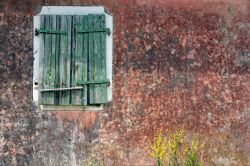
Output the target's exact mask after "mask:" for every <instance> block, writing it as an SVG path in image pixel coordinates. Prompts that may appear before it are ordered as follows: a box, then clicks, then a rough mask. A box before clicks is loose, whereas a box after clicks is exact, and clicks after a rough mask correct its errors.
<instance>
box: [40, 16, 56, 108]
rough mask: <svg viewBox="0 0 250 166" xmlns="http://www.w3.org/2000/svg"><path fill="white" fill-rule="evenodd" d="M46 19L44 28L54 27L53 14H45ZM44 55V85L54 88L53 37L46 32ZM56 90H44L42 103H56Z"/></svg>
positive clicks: (46, 87)
mask: <svg viewBox="0 0 250 166" xmlns="http://www.w3.org/2000/svg"><path fill="white" fill-rule="evenodd" d="M42 21H44V22H43V23H42V24H43V25H44V27H43V28H45V29H51V28H52V18H51V16H44V19H42ZM44 48H46V49H44V56H43V62H44V66H43V68H44V70H43V80H42V86H43V88H45V89H49V88H54V83H55V70H54V69H55V65H54V61H53V62H52V59H54V57H53V55H54V54H52V52H53V50H52V37H51V35H50V34H44ZM54 99H55V98H54V92H44V93H42V104H54Z"/></svg>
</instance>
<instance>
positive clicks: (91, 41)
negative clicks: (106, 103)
mask: <svg viewBox="0 0 250 166" xmlns="http://www.w3.org/2000/svg"><path fill="white" fill-rule="evenodd" d="M93 29H94V15H91V14H89V15H88V30H93ZM94 35H95V34H94V33H89V43H88V44H89V55H88V57H89V63H88V64H89V67H88V68H89V79H88V80H89V81H94V80H95V55H94V52H95V51H94ZM94 92H95V85H89V103H90V104H92V103H95V102H94V99H95V93H94Z"/></svg>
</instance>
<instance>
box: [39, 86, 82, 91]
mask: <svg viewBox="0 0 250 166" xmlns="http://www.w3.org/2000/svg"><path fill="white" fill-rule="evenodd" d="M78 89H83V87H71V88H54V89H41V90H40V92H54V91H66V90H78Z"/></svg>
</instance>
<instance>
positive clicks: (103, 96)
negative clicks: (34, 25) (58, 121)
mask: <svg viewBox="0 0 250 166" xmlns="http://www.w3.org/2000/svg"><path fill="white" fill-rule="evenodd" d="M38 32H39V33H41V34H42V35H43V36H42V37H43V45H44V52H43V58H42V59H43V65H44V66H43V73H42V89H43V90H41V93H42V104H55V105H95V104H102V103H106V102H107V83H108V81H107V77H106V35H107V32H108V31H107V29H106V25H105V15H104V14H101V15H93V14H90V15H84V16H83V15H82V16H55V15H53V16H50V15H46V16H41V29H39V30H38ZM65 88H66V89H65Z"/></svg>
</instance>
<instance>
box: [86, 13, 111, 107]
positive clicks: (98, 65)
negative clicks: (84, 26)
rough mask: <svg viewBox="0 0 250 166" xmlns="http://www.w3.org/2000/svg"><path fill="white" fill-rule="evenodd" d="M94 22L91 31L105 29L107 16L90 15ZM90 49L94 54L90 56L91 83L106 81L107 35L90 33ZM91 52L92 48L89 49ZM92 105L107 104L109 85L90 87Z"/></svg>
mask: <svg viewBox="0 0 250 166" xmlns="http://www.w3.org/2000/svg"><path fill="white" fill-rule="evenodd" d="M90 16H91V17H93V18H92V22H89V24H90V25H91V26H92V27H91V30H97V29H101V28H105V15H93V16H92V15H90ZM89 35H90V36H91V37H90V47H92V50H93V51H92V52H91V54H89V65H90V66H89V70H90V73H89V74H90V79H89V80H90V81H98V80H105V79H106V54H105V53H106V52H105V47H106V33H105V32H96V33H90V34H89ZM89 50H91V48H89ZM89 87H90V88H89V91H90V92H89V93H90V94H89V96H90V104H102V103H106V102H107V84H94V85H90V86H89Z"/></svg>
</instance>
